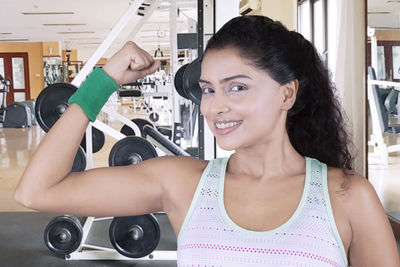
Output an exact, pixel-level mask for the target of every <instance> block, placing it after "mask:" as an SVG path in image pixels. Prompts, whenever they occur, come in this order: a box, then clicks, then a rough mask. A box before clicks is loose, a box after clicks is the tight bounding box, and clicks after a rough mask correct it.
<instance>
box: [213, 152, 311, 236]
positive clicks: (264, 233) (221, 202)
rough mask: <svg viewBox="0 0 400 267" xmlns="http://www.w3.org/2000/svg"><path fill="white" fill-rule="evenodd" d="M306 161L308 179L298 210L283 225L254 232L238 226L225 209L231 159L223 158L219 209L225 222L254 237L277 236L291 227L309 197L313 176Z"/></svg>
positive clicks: (308, 159)
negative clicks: (311, 177)
mask: <svg viewBox="0 0 400 267" xmlns="http://www.w3.org/2000/svg"><path fill="white" fill-rule="evenodd" d="M305 160H306V177H305V181H304V187H303V193H302V196H301V199H300V202H299V204H298V205H297V208H296V210H295V211H294V213H293V214H292V215H291V216H290V218H289V219H288V220H287V221H286V222H284V223H283V224H281V225H279V226H277V227H275V228H273V229H270V230H267V231H253V230H248V229H245V228H243V227H241V226H239V225H237V224H236V223H235V222H234V221H233V220H232V219H231V218H230V217H229V215H228V213H227V211H226V209H225V203H224V193H225V192H224V188H225V176H226V169H227V165H228V161H229V157H226V158H223V159H222V163H221V173H220V178H221V179H220V182H219V185H218V186H219V194H218V204H219V208H220V210H221V213H222V217H223V218H224V219H225V221H226V222H227V223H228V224H229V225H230V226H231V227H233V229H236V230H237V231H239V232H244V233H248V234H254V235H266V234H275V233H276V232H277V231H280V230H282V229H284V228H285V227H287V226H289V225H290V224H291V223H292V222H293V221H294V220H295V219H296V218H297V217H298V215H299V214H300V212H301V211H302V209H303V206H304V204H305V202H306V199H307V195H308V188H309V184H310V175H311V161H310V158H308V157H305Z"/></svg>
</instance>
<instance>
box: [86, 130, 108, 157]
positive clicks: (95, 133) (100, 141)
mask: <svg viewBox="0 0 400 267" xmlns="http://www.w3.org/2000/svg"><path fill="white" fill-rule="evenodd" d="M105 141H106V137H105V135H104V133H103V132H102V131H100V130H98V129H97V128H95V127H92V151H93V153H96V152H98V151H100V149H102V148H103V146H104V143H105ZM81 147H83V150H85V152H86V134H85V135H84V136H83V138H82V141H81Z"/></svg>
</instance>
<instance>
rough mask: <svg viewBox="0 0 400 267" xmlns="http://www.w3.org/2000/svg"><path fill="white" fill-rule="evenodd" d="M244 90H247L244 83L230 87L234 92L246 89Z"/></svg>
mask: <svg viewBox="0 0 400 267" xmlns="http://www.w3.org/2000/svg"><path fill="white" fill-rule="evenodd" d="M244 90H247V87H246V86H244V85H239V84H235V85H232V86H231V88H230V91H232V92H239V91H244Z"/></svg>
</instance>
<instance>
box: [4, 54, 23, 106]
mask: <svg viewBox="0 0 400 267" xmlns="http://www.w3.org/2000/svg"><path fill="white" fill-rule="evenodd" d="M0 74H2V76H3V77H4V78H5V79H7V80H9V81H11V85H10V88H9V92H8V93H7V99H6V100H7V101H6V104H7V105H8V104H10V103H12V102H21V101H25V100H27V99H30V86H29V64H28V53H0ZM1 98H3V94H2V95H1Z"/></svg>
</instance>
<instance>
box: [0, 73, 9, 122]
mask: <svg viewBox="0 0 400 267" xmlns="http://www.w3.org/2000/svg"><path fill="white" fill-rule="evenodd" d="M10 84H11V82H10V81H9V80H6V79H4V78H3V76H1V75H0V85H1V86H2V87H3V89H2V90H3V99H2V101H1V107H0V123H4V118H5V115H6V99H7V93H8V91H9V86H10Z"/></svg>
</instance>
